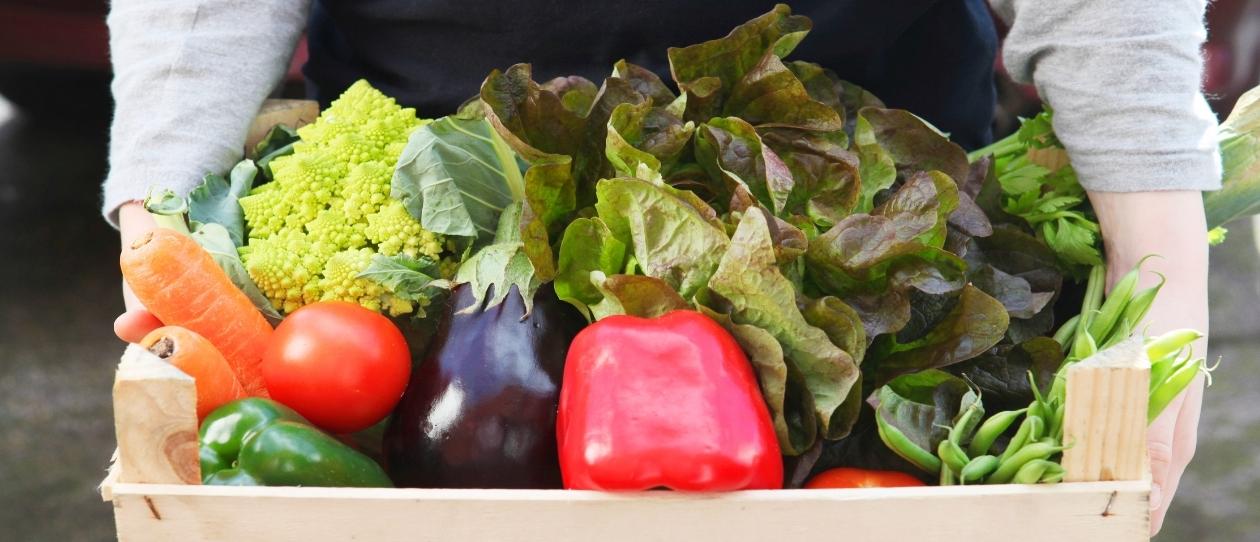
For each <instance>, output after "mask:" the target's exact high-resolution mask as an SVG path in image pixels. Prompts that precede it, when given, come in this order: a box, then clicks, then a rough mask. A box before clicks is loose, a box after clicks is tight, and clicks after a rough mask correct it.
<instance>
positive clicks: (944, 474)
mask: <svg viewBox="0 0 1260 542" xmlns="http://www.w3.org/2000/svg"><path fill="white" fill-rule="evenodd" d="M956 481H957V479H956V478H955V477H954V470H953V469H941V478H940V485H942V486H952V485H954V483H955V482H956Z"/></svg>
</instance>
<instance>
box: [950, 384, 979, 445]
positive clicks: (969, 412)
mask: <svg viewBox="0 0 1260 542" xmlns="http://www.w3.org/2000/svg"><path fill="white" fill-rule="evenodd" d="M983 417H984V406H983V405H982V404H981V403H980V397H979V396H977V397H976V400H975V401H972V402H971V404H970V405H967V408H966V409H964V410H963V412H962V414H960V415H959V416H958V420H957V422H956V423H954V427H952V428H950V430H949V440H950V441H952V442H953V443H954V445H956V446H958V445H961V444H962V441H964V440H967V439H968V438H971V433H972V432H973V431H975V430H976V426H977V425H979V424H980V419H981V418H983Z"/></svg>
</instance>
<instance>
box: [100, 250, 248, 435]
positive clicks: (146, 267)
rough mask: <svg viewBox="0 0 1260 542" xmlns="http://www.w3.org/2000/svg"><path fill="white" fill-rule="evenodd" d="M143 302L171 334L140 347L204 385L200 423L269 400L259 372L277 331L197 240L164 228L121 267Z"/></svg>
mask: <svg viewBox="0 0 1260 542" xmlns="http://www.w3.org/2000/svg"><path fill="white" fill-rule="evenodd" d="M119 265H120V267H121V268H122V274H123V278H124V279H125V280H126V281H127V284H128V285H129V286H131V289H132V291H133V292H135V294H136V297H137V298H139V299H140V301H141V302H142V303H144V306H145V307H146V308H147V309H148V310H149V312H151V313H153V315H154V316H156V317H157V319H158V320H161V321H162V323H163V324H165V325H166V326H167V327H163V328H160V329H157V330H155V331H154V332H152V333H150V334H149V335H148V336H147V337H145V338H144V340H143V341H141V346H144V347H145V348H147V349H149V351H150V352H153V353H154V354H156V355H158V356H159V357H163V358H164V359H167V360H168V361H169V362H171V363H172V364H174V365H175V366H176V367H178V368H179V369H180V370H182V371H184V372H186V373H188V374H189V375H190V376H192V377H193V378H194V379H196V381H197V411H198V417H199V418H200V417H204V415H205V414H206V413H209V412H210V410H213V408H214V407H217V406H219V405H221V404H222V403H225V402H227V401H231V400H233V399H236V398H238V397H245V396H257V397H267V396H268V394H267V387H266V384H265V383H264V381H263V377H262V371H261V369H260V365H261V363H262V357H263V353H264V352H265V351H266V349H267V343H268V341H269V340H270V339H271V333H272V329H271V324H269V323H267V319H266V318H264V317H263V316H262V314H261V313H259V312H258V310H257V309H256V308H254V305H253V303H252V302H250V300H249V298H248V297H246V296H245V294H244V293H242V292H241V291H240V290H239V289H238V288H237V287H236V285H234V284H233V283H232V279H230V278H229V277H228V276H227V274H226V273H224V272H223V270H222V269H221V268H220V267H219V265H218V264H217V263H215V261H214V259H213V258H211V257H210V254H209V253H207V252H206V251H205V250H204V249H202V248H201V246H200V245H198V244H197V242H196V241H194V240H193V239H192V238H190V237H188V236H187V235H184V234H182V233H179V232H176V231H174V230H170V229H165V228H159V229H156V230H154V231H153V232H151V233H148V234H145V235H144V236H143V237H141V238H139V239H137V240H136V242H134V243H132V244H131V246H129V247H127V248H126V249H125V250H123V253H122V256H121V258H120V259H119Z"/></svg>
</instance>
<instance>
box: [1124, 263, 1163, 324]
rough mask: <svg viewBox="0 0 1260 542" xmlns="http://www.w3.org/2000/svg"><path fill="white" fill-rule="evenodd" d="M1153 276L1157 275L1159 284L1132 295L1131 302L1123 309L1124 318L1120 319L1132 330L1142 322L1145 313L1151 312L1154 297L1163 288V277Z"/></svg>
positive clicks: (1160, 275)
mask: <svg viewBox="0 0 1260 542" xmlns="http://www.w3.org/2000/svg"><path fill="white" fill-rule="evenodd" d="M1155 274H1156V275H1159V284H1156V285H1154V286H1151V287H1150V288H1147V289H1145V290H1141V291H1139V292H1138V293H1136V294H1133V300H1132V301H1129V306H1127V307H1125V308H1124V316H1122V317H1121V318H1123V319H1124V321H1126V322H1128V323H1129V325H1130V326H1132V327H1134V328H1136V327H1137V326H1138V324H1141V323H1142V320H1144V319H1146V313H1147V312H1148V311H1150V310H1151V305H1153V304H1154V303H1155V297H1156V296H1158V295H1159V291H1160V290H1161V289H1162V288H1163V287H1164V281H1165V278H1164V275H1162V274H1160V273H1155Z"/></svg>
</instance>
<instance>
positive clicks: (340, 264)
mask: <svg viewBox="0 0 1260 542" xmlns="http://www.w3.org/2000/svg"><path fill="white" fill-rule="evenodd" d="M424 122H426V121H421V120H418V119H417V118H416V114H415V110H413V109H409V108H403V107H400V106H399V105H398V104H397V103H395V102H394V100H393V99H392V98H389V97H388V96H385V95H384V94H382V93H381V92H380V91H378V90H376V89H375V88H372V86H371V85H369V84H368V83H367V82H366V81H359V82H357V83H355V84H354V85H352V86H351V87H350V88H349V89H348V90H346V92H345V93H344V94H342V95H341V97H340V98H338V99H337V100H336V101H334V102H333V103H332V105H331V106H330V107H329V108H328V109H326V110H324V111H323V112H322V113H321V114H320V116H319V118H318V119H317V120H316V121H315V122H314V123H312V124H309V125H307V126H304V127H302V128H300V129H299V130H298V131H297V133H298V136H299V137H300V138H301V139H300V141H299V142H298V143H296V144H294V146H293V154H291V155H288V156H282V157H279V158H276V159H274V160H272V161H271V172H272V176H273V178H274V179H275V180H274V181H273V182H271V183H267V184H263V185H260V186H258V187H257V188H255V189H254V190H253V191H251V192H250V193H249V195H247V196H245V197H243V198H241V199H240V204H241V209H242V210H243V211H244V214H245V221H246V225H247V226H248V229H249V233H248V237H249V239H248V243H247V245H246V246H244V247H242V248H241V259H242V261H243V262H244V264H245V268H246V270H247V271H248V272H249V275H250V277H251V278H253V280H254V282H255V283H257V284H258V287H259V289H260V290H262V292H263V293H264V294H265V295H266V296H267V297H268V298H269V299H270V300H271V302H272V303H273V304H274V305H275V307H276V308H277V309H278V310H279V311H280V312H282V313H289V312H293V311H294V310H297V308H298V307H301V306H302V305H304V304H307V303H313V302H315V301H321V300H330V299H337V300H344V301H352V302H355V303H358V304H360V305H362V306H364V307H367V308H369V309H373V310H377V311H385V312H389V313H390V314H393V315H399V314H406V313H410V312H412V311H414V310H415V309H416V308H417V307H416V305H417V304H419V305H420V306H423V305H425V304H426V301H427V300H412V299H403V298H401V297H398V296H394V295H392V293H391V292H390V291H389V290H388V289H387V288H385V287H384V286H382V285H381V284H379V283H377V282H374V281H372V280H370V279H366V278H361V277H359V275H360V274H361V273H362V272H363V271H364V270H365V269H367V267H368V266H369V265H370V264H371V262H372V259H373V258H374V257H375V256H376V255H377V254H381V255H384V256H393V255H397V254H405V255H407V256H410V257H413V258H415V257H421V256H423V257H427V258H430V259H432V260H438V259H440V257H441V253H442V247H443V244H444V240H443V239H442V238H441V237H439V236H438V235H435V234H433V233H432V232H429V231H426V230H425V229H424V228H422V227H421V226H420V223H419V222H418V221H416V219H415V218H413V217H412V216H411V214H410V213H409V212H408V211H407V209H406V207H405V206H404V205H403V204H402V202H400V201H398V200H394V199H391V198H390V197H389V189H390V179H391V178H392V176H393V172H394V166H395V164H396V163H397V161H398V155H399V154H400V153H401V152H402V149H403V147H405V146H406V143H407V138H408V136H409V135H410V134H411V132H412V131H413V130H415V129H416V128H418V127H420V126H421V125H422V124H424Z"/></svg>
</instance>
